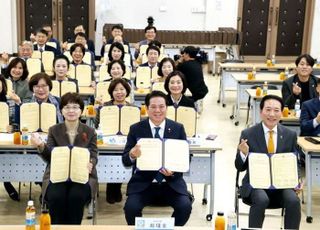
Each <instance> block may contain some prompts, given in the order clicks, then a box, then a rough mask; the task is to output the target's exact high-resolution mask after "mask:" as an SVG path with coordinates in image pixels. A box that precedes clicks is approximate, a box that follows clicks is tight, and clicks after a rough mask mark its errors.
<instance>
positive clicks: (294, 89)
mask: <svg viewBox="0 0 320 230" xmlns="http://www.w3.org/2000/svg"><path fill="white" fill-rule="evenodd" d="M295 64H296V71H297V74H295V75H293V76H291V77H289V78H288V79H287V80H285V81H283V83H282V89H281V91H282V99H283V102H284V104H285V105H286V106H288V107H289V109H294V104H295V103H296V100H297V99H299V100H300V103H303V102H304V101H307V100H310V99H311V98H315V97H317V96H318V95H317V91H316V89H315V88H316V85H317V77H316V76H314V75H312V74H311V73H312V70H313V69H312V67H313V65H314V59H313V58H312V57H311V56H310V55H309V54H303V55H300V56H299V57H298V58H297V59H296V61H295Z"/></svg>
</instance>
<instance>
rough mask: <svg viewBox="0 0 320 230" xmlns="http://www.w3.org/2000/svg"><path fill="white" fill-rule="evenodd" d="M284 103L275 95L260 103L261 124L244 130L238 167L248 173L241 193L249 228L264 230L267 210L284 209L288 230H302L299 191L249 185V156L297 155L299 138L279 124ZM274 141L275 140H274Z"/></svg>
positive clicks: (298, 189)
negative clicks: (300, 227) (300, 228)
mask: <svg viewBox="0 0 320 230" xmlns="http://www.w3.org/2000/svg"><path fill="white" fill-rule="evenodd" d="M283 107H284V105H283V101H282V99H281V98H280V97H278V96H275V95H267V96H264V97H263V98H262V100H261V103H260V117H261V121H262V122H261V123H259V124H257V125H254V126H252V127H250V128H248V129H245V130H243V131H242V133H241V137H240V144H239V145H238V151H237V156H236V160H235V166H236V168H237V170H238V171H246V175H245V176H244V178H243V180H242V187H241V189H240V194H241V197H242V199H243V200H244V202H245V203H248V204H250V212H249V228H262V224H263V221H264V213H265V209H267V208H270V207H279V208H281V207H282V208H285V219H284V228H285V229H299V225H300V219H301V207H300V200H299V197H298V196H297V194H296V193H297V192H299V191H300V189H301V188H296V189H255V188H252V187H251V185H250V183H249V171H248V168H249V165H248V164H249V163H248V157H247V156H248V153H249V152H255V153H270V154H277V153H285V152H296V143H297V135H296V133H295V132H294V131H292V130H290V129H288V128H286V127H284V126H282V125H281V124H279V121H280V118H281V111H282V109H283ZM271 140H272V141H271Z"/></svg>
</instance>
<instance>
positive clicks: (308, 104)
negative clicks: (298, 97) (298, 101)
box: [300, 78, 320, 136]
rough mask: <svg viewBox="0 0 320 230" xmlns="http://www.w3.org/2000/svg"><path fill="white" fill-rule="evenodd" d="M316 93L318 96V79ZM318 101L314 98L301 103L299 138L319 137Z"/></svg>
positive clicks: (319, 108) (319, 112) (319, 90)
mask: <svg viewBox="0 0 320 230" xmlns="http://www.w3.org/2000/svg"><path fill="white" fill-rule="evenodd" d="M316 91H317V92H318V94H320V78H318V79H317V86H316ZM319 124H320V99H319V97H315V98H313V99H310V100H308V101H305V102H303V103H302V108H301V115H300V128H301V133H300V135H301V136H319V135H320V125H319Z"/></svg>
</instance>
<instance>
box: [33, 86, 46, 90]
mask: <svg viewBox="0 0 320 230" xmlns="http://www.w3.org/2000/svg"><path fill="white" fill-rule="evenodd" d="M47 87H48V85H34V86H33V89H36V90H39V89H45V88H47Z"/></svg>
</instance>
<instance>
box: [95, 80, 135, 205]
mask: <svg viewBox="0 0 320 230" xmlns="http://www.w3.org/2000/svg"><path fill="white" fill-rule="evenodd" d="M130 91H131V87H130V85H129V84H128V83H127V82H126V81H125V80H124V79H122V78H116V79H114V80H112V81H111V83H110V86H109V89H108V93H109V94H110V97H111V100H110V101H108V102H105V103H104V104H103V106H110V105H132V104H130V103H128V102H127V101H126V97H128V96H129V95H130ZM99 123H100V112H99V111H98V113H97V116H96V120H95V126H96V128H98V127H99ZM106 200H107V202H108V203H110V204H114V203H115V202H121V200H122V194H121V184H120V183H108V184H107V190H106Z"/></svg>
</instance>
